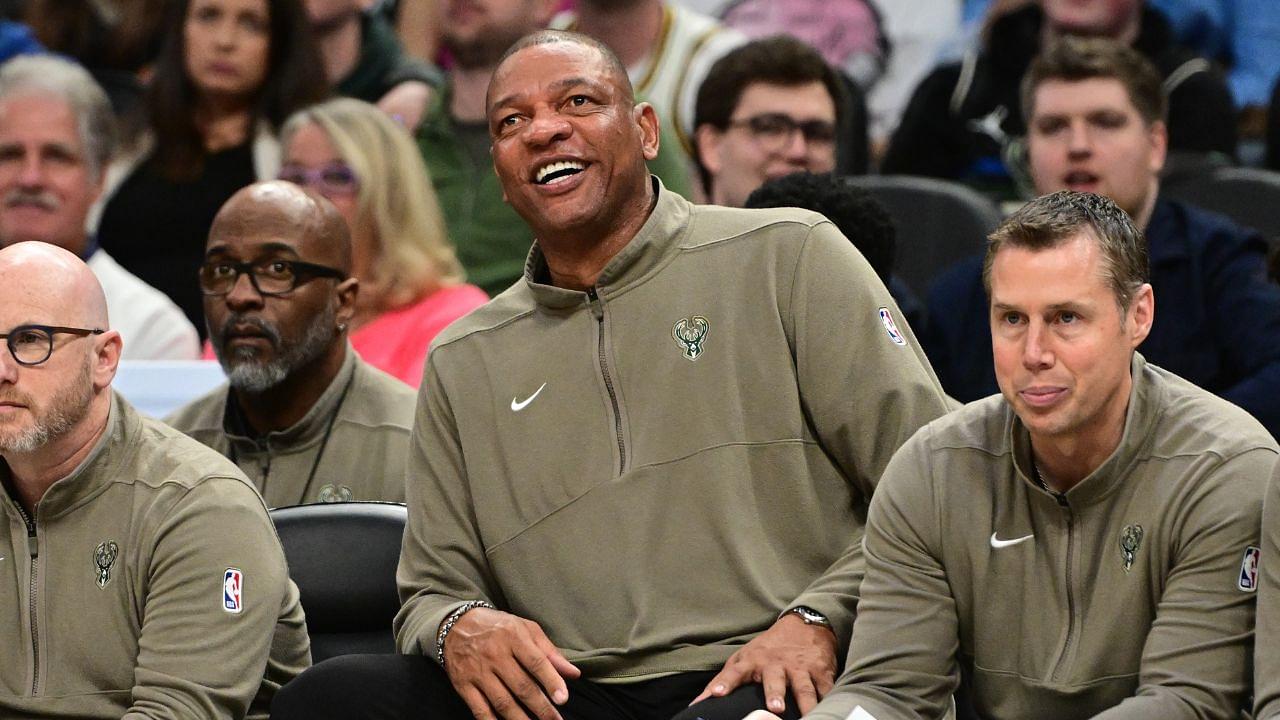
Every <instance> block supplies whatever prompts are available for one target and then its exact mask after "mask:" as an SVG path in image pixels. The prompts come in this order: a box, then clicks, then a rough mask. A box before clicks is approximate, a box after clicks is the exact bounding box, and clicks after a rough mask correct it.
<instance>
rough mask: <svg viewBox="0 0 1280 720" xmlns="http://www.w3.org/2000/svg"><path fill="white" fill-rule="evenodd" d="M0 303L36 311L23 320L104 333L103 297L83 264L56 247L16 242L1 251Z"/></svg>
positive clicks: (105, 314)
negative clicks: (12, 304) (91, 329)
mask: <svg viewBox="0 0 1280 720" xmlns="http://www.w3.org/2000/svg"><path fill="white" fill-rule="evenodd" d="M0 303H3V304H6V305H7V304H10V303H14V304H17V303H21V304H22V305H23V306H24V307H25V309H26V310H27V312H29V313H38V314H39V316H34V315H33V316H32V317H31V318H30V319H29V320H28V321H27V322H37V321H39V322H42V323H44V324H49V325H74V326H78V327H88V328H101V329H103V330H105V329H107V321H108V319H107V298H106V296H105V295H103V293H102V285H101V284H100V283H99V282H98V278H97V277H96V276H94V274H93V271H92V270H90V269H89V266H88V265H85V264H84V261H83V260H81V259H80V258H78V257H76V256H75V255H74V254H73V253H70V252H68V251H66V250H63V249H62V248H60V247H58V246H56V245H50V244H49V243H43V242H35V241H32V242H20V243H17V244H15V245H10V246H9V247H6V248H4V249H2V250H0Z"/></svg>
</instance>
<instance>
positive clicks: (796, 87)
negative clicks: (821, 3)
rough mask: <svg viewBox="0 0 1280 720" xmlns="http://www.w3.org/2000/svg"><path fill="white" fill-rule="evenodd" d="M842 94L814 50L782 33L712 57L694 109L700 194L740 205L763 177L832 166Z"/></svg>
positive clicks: (834, 76) (844, 108) (721, 202)
mask: <svg viewBox="0 0 1280 720" xmlns="http://www.w3.org/2000/svg"><path fill="white" fill-rule="evenodd" d="M847 112H848V96H847V94H846V93H845V88H844V85H843V83H842V82H841V81H840V78H839V76H838V75H837V72H836V70H835V69H833V68H832V67H831V66H830V65H828V64H827V62H826V61H825V60H823V58H822V56H821V55H819V54H818V51H817V50H814V49H813V48H812V47H810V46H808V45H806V44H805V43H803V42H801V41H800V40H797V39H795V38H793V37H791V36H788V35H776V36H774V37H770V38H765V39H762V40H753V41H751V42H749V43H747V44H746V45H743V46H741V47H738V48H735V49H734V50H732V51H730V52H729V53H727V54H726V55H725V56H724V57H722V58H720V59H719V60H717V61H716V63H715V65H713V66H712V67H711V71H710V72H708V73H707V78H706V80H704V81H703V83H702V86H701V87H700V88H699V89H698V101H697V104H696V106H695V111H694V126H695V127H696V131H695V135H694V138H695V145H696V154H695V159H696V161H697V166H698V175H699V179H700V180H701V181H702V189H703V192H704V193H705V194H706V197H707V199H708V200H709V201H710V202H712V203H714V204H716V205H724V206H727V207H742V206H743V203H745V202H746V199H747V196H748V195H750V194H751V191H753V190H755V189H756V188H758V187H760V186H761V185H762V184H764V182H765V181H766V180H770V179H773V178H778V177H782V176H784V175H790V174H791V173H794V172H799V171H808V172H813V173H826V172H831V171H833V170H835V166H836V145H837V144H838V142H839V141H840V140H842V138H840V137H839V134H838V132H837V128H838V127H839V126H840V122H841V120H842V119H843V118H844V116H845V115H846V114H847Z"/></svg>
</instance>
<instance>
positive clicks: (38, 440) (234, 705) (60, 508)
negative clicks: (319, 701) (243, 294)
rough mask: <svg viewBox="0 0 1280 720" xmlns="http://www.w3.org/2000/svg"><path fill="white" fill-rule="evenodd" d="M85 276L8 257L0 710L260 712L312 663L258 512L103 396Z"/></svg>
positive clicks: (256, 501) (163, 432)
mask: <svg viewBox="0 0 1280 720" xmlns="http://www.w3.org/2000/svg"><path fill="white" fill-rule="evenodd" d="M109 328H110V325H109V324H108V317H107V304H106V298H105V296H104V294H103V292H102V287H101V285H100V284H99V283H98V281H97V279H96V278H95V277H94V275H93V273H92V271H91V270H90V269H89V268H88V267H87V266H86V265H85V264H84V263H83V262H82V261H80V260H79V259H78V258H76V256H75V255H73V254H72V253H70V252H68V251H66V250H63V249H61V248H58V247H54V246H53V245H49V244H46V243H40V242H24V243H18V244H15V245H12V246H10V247H7V248H4V249H3V250H0V339H3V341H4V346H3V347H0V485H2V486H3V490H0V517H3V522H4V524H5V527H4V530H5V531H4V532H0V617H4V618H5V621H4V622H0V647H4V648H5V657H6V658H7V660H5V662H3V663H0V717H27V718H29V717H77V718H102V719H103V720H105V719H107V718H120V717H122V716H124V717H130V718H132V717H143V716H145V717H166V718H169V717H173V718H176V717H202V718H226V719H230V718H243V717H246V713H247V716H248V717H249V718H265V717H266V715H267V705H268V704H269V703H270V701H271V698H272V696H273V695H274V693H275V691H276V689H278V688H279V687H280V686H281V685H282V684H284V683H285V682H287V681H288V680H289V679H291V678H292V677H293V676H295V675H297V674H298V673H299V672H300V671H301V670H302V669H303V668H304V667H306V666H307V665H309V664H310V655H309V645H308V642H307V634H306V628H305V626H304V618H303V614H302V606H301V605H300V604H299V601H298V591H297V588H295V587H294V585H293V583H292V582H290V581H289V575H288V569H287V568H286V566H285V559H284V553H283V551H282V550H281V549H280V543H279V540H277V539H276V535H275V531H274V530H273V529H272V526H271V521H270V520H269V519H268V517H267V510H266V507H264V506H263V503H262V500H261V498H259V497H258V495H257V493H255V492H254V491H253V489H252V487H251V486H250V484H249V482H248V481H247V480H246V478H245V477H244V475H243V474H242V473H241V472H240V471H238V470H237V469H236V468H235V467H234V466H233V465H231V464H230V463H228V462H226V461H225V460H224V459H222V458H220V457H218V455H217V454H216V453H214V452H212V451H210V450H209V449H207V448H205V447H202V446H200V445H199V444H197V443H195V442H193V441H191V440H190V439H189V438H186V437H183V436H182V435H181V434H179V433H177V432H175V431H173V430H172V429H170V428H168V427H165V426H164V425H162V424H161V423H159V422H156V421H154V420H150V419H147V418H144V417H142V416H141V415H140V414H139V413H138V412H137V411H135V410H134V409H133V408H132V407H130V406H129V404H128V403H127V402H126V401H125V400H124V399H123V398H121V397H120V396H118V395H115V394H114V393H113V392H112V391H111V381H112V379H113V378H114V376H115V372H116V367H117V363H118V362H119V360H120V354H121V339H120V334H119V333H118V332H116V331H114V330H111V329H109Z"/></svg>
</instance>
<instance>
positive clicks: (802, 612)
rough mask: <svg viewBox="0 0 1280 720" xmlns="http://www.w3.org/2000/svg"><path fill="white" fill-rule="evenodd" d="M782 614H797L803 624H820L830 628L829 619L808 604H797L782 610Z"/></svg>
mask: <svg viewBox="0 0 1280 720" xmlns="http://www.w3.org/2000/svg"><path fill="white" fill-rule="evenodd" d="M782 615H799V616H800V619H801V620H803V621H804V624H805V625H821V626H822V627H824V628H827V629H828V630H830V629H831V621H830V620H828V619H827V616H826V615H823V614H822V613H820V612H818V611H817V610H814V609H813V608H811V607H809V606H808V605H797V606H795V607H793V608H789V609H787V610H785V611H783V613H782ZM779 617H781V616H779Z"/></svg>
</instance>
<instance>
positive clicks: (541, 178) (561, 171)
mask: <svg viewBox="0 0 1280 720" xmlns="http://www.w3.org/2000/svg"><path fill="white" fill-rule="evenodd" d="M585 169H586V165H583V164H582V163H580V162H573V161H562V162H554V163H551V164H550V165H546V166H544V167H542V168H541V169H539V170H538V173H537V175H536V176H534V179H533V180H534V182H536V183H538V184H539V185H551V184H552V183H556V182H559V181H561V180H564V179H565V178H567V177H570V176H572V175H577V174H578V173H580V172H582V171H583V170H585Z"/></svg>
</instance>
